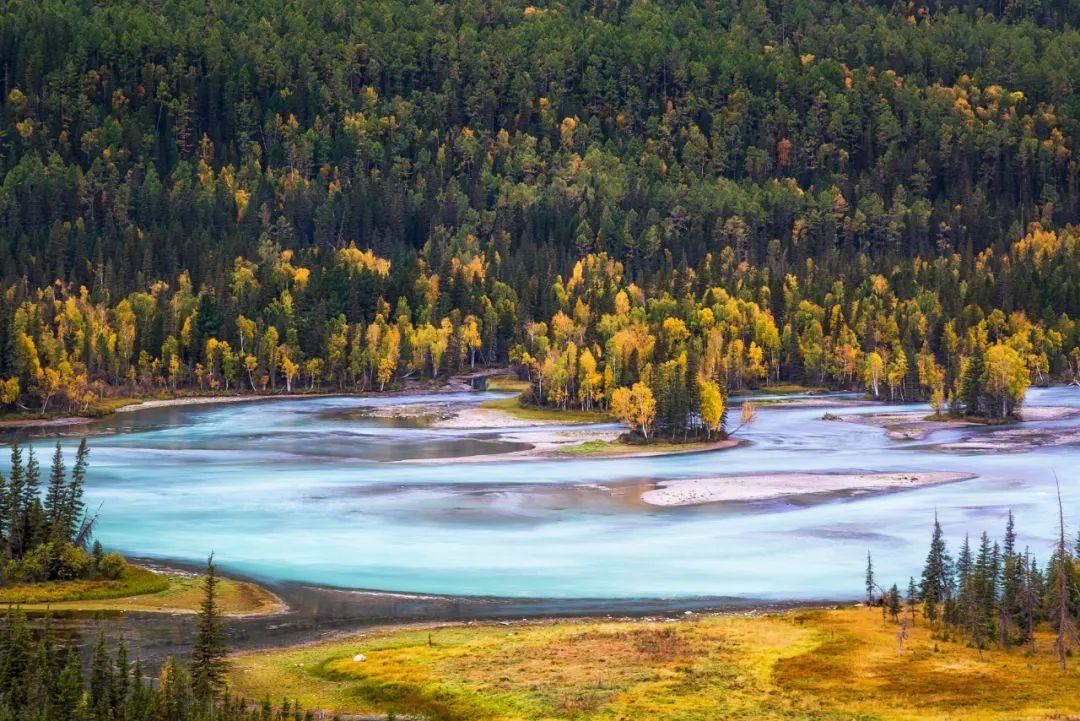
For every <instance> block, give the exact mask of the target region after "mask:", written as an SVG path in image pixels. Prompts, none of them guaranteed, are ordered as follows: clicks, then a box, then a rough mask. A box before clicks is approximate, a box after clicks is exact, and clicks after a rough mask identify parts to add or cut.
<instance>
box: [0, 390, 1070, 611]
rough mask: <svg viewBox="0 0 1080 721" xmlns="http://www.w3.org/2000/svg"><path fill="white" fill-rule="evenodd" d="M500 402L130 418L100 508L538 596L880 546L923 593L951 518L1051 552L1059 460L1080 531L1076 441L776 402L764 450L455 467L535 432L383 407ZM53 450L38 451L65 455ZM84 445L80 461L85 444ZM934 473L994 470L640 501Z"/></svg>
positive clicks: (852, 591)
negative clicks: (659, 484)
mask: <svg viewBox="0 0 1080 721" xmlns="http://www.w3.org/2000/svg"><path fill="white" fill-rule="evenodd" d="M493 397H500V396H498V394H489V393H484V392H477V393H463V394H459V395H447V394H440V395H437V396H435V395H433V396H430V397H425V396H407V397H401V396H397V397H393V398H358V397H322V398H307V399H279V400H261V401H253V402H245V403H229V404H214V405H192V406H176V407H170V408H157V409H152V410H144V411H138V412H133V413H124V414H119V415H116V416H113V417H111V418H109V419H106V420H103V421H99V422H96V423H94V424H93V425H92V427H91V431H92V433H93V437H92V440H91V449H92V450H91V470H90V474H89V480H88V484H87V488H86V501H87V504H88V507H90V508H91V509H99V513H100V515H99V522H98V527H97V536H98V537H99V538H100V539H101V540H102V542H103V544H104V545H105V546H106V547H107V548H109V549H114V550H118V551H121V552H123V553H125V554H131V555H135V556H142V557H150V558H156V559H166V560H173V561H182V562H189V563H198V562H199V561H200V560H203V559H205V557H206V556H207V555H208V554H209V553H210V552H211V551H213V552H214V553H215V554H216V558H217V559H218V561H219V563H220V565H221V567H222V568H223V570H224V571H225V572H234V573H238V574H242V575H245V576H248V577H253V578H256V579H261V580H264V581H266V582H268V583H270V584H271V585H281V584H285V583H292V584H293V585H300V586H302V585H304V584H311V585H321V586H334V587H341V588H353V589H378V590H386V591H398V592H411V593H423V594H445V595H452V596H497V597H510V598H518V599H560V598H575V599H624V600H628V599H649V598H651V599H691V598H699V599H700V598H710V597H712V598H715V597H729V598H738V599H746V600H750V599H754V600H766V601H768V600H799V601H806V600H816V599H830V600H833V599H837V600H838V599H849V598H857V597H858V596H860V595H861V593H862V591H861V588H862V574H863V569H864V566H865V562H866V553H867V551H870V552H871V553H872V554H873V557H874V561H875V566H876V568H877V569H878V574H879V578H880V579H881V580H882V581H885V582H886V583H892V582H894V581H895V582H896V583H898V584H899V585H901V587H904V586H905V585H906V582H907V579H908V577H909V576H917V575H918V572H919V569H920V564H921V561H922V559H923V557H924V556H925V552H926V548H927V544H928V540H929V535H930V529H931V523H932V520H933V516H934V514H935V513H937V514H938V517H939V518H940V519H941V522H942V524H943V526H944V528H945V531H946V534H947V536H948V538H949V540H950V542H951V543H952V544H954V545H955V544H956V543H957V542H959V540H960V539H962V537H963V535H964V534H965V533H968V534H971V535H972V536H977V535H978V534H979V533H981V532H982V531H983V530H987V531H989V532H990V533H991V535H997V536H1000V535H1001V533H1002V532H1003V528H1004V524H1005V516H1006V514H1007V512H1008V511H1009V509H1012V510H1013V511H1014V512H1015V514H1016V517H1017V528H1018V530H1019V532H1020V541H1021V544H1022V545H1027V546H1029V547H1030V548H1031V550H1032V552H1033V553H1034V554H1035V555H1036V556H1037V557H1038V558H1039V559H1040V560H1044V559H1046V558H1047V557H1048V556H1049V554H1050V545H1051V537H1052V534H1053V532H1054V526H1053V522H1054V519H1055V514H1056V510H1055V503H1056V500H1055V492H1054V476H1055V472H1056V474H1057V477H1058V478H1059V479H1060V482H1061V490H1062V496H1063V499H1064V502H1065V508H1066V515H1067V517H1069V518H1070V519H1071V520H1072V521H1073V522H1074V526H1073V528H1074V529H1075V527H1076V525H1075V524H1076V523H1080V447H1078V446H1076V445H1072V446H1057V447H1041V448H1037V449H1035V450H1031V451H1029V452H1023V453H1001V452H978V453H956V452H945V451H942V450H940V449H939V448H938V444H940V443H943V442H948V441H951V440H956V439H958V438H960V437H961V436H970V435H972V434H973V433H978V432H980V431H979V430H975V431H973V430H971V429H965V430H946V431H939V432H937V433H935V434H933V435H931V436H930V437H928V438H927V439H925V440H923V441H897V440H891V439H889V438H888V437H887V436H886V434H885V433H884V432H883V431H882V430H881V429H880V428H875V427H871V426H864V425H858V424H854V423H840V422H836V421H828V420H823V419H822V415H823V412H824V410H825V409H823V408H822V407H820V406H817V405H815V406H813V407H805V406H799V405H790V406H784V405H777V406H763V407H761V408H760V410H759V412H758V418H757V420H756V422H755V423H754V424H753V425H752V426H750V427H749V428H747V429H743V430H742V431H741V432H740V434H739V435H740V437H741V438H743V439H745V440H746V441H747V443H746V444H744V445H742V446H740V447H738V448H735V449H731V450H725V451H719V452H711V453H695V454H684V455H673V456H661V457H650V458H603V459H558V460H551V459H548V460H521V459H513V460H505V461H491V462H484V463H469V462H465V463H461V462H454V460H455V459H456V458H459V457H462V456H469V455H474V454H491V453H499V452H503V451H508V450H516V449H520V448H521V447H522V445H521V443H520V442H508V441H506V440H504V439H501V438H500V435H499V433H498V432H497V431H491V430H487V431H485V430H461V429H434V428H429V427H425V426H423V425H421V424H417V423H411V422H396V421H388V420H385V419H380V418H372V417H369V416H368V415H367V411H368V410H369V409H370V407H371V406H373V405H378V404H389V403H393V404H395V405H398V404H406V403H419V404H425V403H439V404H445V403H448V402H461V403H474V402H480V401H482V400H484V399H486V398H493ZM1027 403H1028V405H1030V406H1072V407H1080V389H1078V388H1075V387H1074V388H1063V387H1059V388H1051V389H1036V390H1032V391H1030V392H1029V394H1028V401H1027ZM912 408H913V406H902V405H898V406H885V407H883V406H881V405H873V406H838V407H837V408H835V409H831V410H832V412H834V413H837V414H840V415H846V414H854V413H882V412H893V411H910V410H912ZM736 414H737V412H736ZM1078 423H1080V419H1078V418H1077V417H1075V416H1074V417H1072V418H1070V419H1068V420H1061V421H1047V422H1041V423H1030V424H1025V426H1030V427H1036V428H1044V429H1055V428H1075V427H1076V425H1077V424H1078ZM535 431H536V432H538V433H539V432H544V433H547V432H549V431H550V427H543V428H537V429H535ZM529 432H530V429H525V430H524V431H523V430H522V429H515V434H516V435H517V436H519V437H520V435H521V434H522V433H524V434H526V436H527V434H528V433H529ZM51 442H52V441H51V440H47V441H46V440H41V441H37V442H36V445H37V450H38V453H39V456H40V457H41V458H42V460H43V462H44V463H46V464H47V463H48V456H49V448H48V445H47V444H48V443H51ZM63 442H64V445H65V447H66V449H67V451H68V459H69V463H70V459H71V458H72V457H73V452H74V445H75V443H76V439H75V438H72V437H69V438H65V439H64V440H63ZM433 461H434V462H433ZM5 464H6V458H4V459H3V460H0V467H3V465H5ZM922 470H934V471H938V470H944V471H965V472H970V473H973V474H976V478H974V479H972V480H969V481H963V482H957V483H950V484H945V485H939V486H932V487H926V488H921V489H915V490H907V491H902V492H890V493H875V494H834V495H821V494H819V495H814V496H803V497H797V498H785V499H780V500H773V501H768V502H754V503H730V504H713V505H707V506H700V507H692V508H659V507H652V506H648V505H646V504H643V503H641V502H640V501H638V500H637V498H638V495H639V494H638V492H637V491H640V489H641V488H642V487H648V486H650V485H651V484H653V483H655V482H656V481H658V480H664V479H671V478H685V477H696V476H715V475H719V474H734V473H748V472H752V473H767V472H784V471H811V472H818V471H829V472H838V471H883V472H885V471H922Z"/></svg>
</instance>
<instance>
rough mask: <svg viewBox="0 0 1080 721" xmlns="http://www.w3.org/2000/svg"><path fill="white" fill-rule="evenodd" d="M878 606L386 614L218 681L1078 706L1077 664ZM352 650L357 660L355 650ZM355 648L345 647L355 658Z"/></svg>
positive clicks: (846, 715)
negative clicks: (601, 614) (521, 619)
mask: <svg viewBox="0 0 1080 721" xmlns="http://www.w3.org/2000/svg"><path fill="white" fill-rule="evenodd" d="M897 630H898V626H897V625H896V624H894V623H892V622H888V623H886V622H885V621H884V620H883V619H882V616H881V613H880V611H879V610H878V609H867V608H846V609H839V610H829V611H827V610H810V611H795V612H789V613H783V614H776V615H771V616H710V617H694V618H693V619H692V620H680V621H678V622H657V621H607V620H604V621H587V620H586V621H542V622H540V621H538V622H527V623H516V624H513V625H510V626H503V625H499V624H493V623H492V624H480V625H452V626H443V627H431V628H416V627H409V628H397V629H394V628H391V629H385V630H374V631H369V632H368V633H366V634H364V635H361V636H354V637H351V638H338V639H335V640H332V641H327V642H319V643H317V644H313V645H306V646H302V647H297V648H292V649H283V650H275V651H269V652H266V651H263V652H251V653H245V654H241V655H238V656H235V657H234V658H233V664H232V671H231V678H230V686H231V687H232V688H233V690H234V691H236V692H238V693H239V694H240V695H243V696H245V697H247V698H263V697H264V696H266V695H268V694H269V695H271V696H274V697H279V696H286V697H288V698H294V699H296V700H297V701H299V702H300V704H301V705H302V706H304V707H305V708H309V709H318V710H325V711H332V712H337V713H343V714H362V715H382V714H387V713H395V714H399V715H405V716H410V717H415V716H421V717H424V718H427V719H431V720H433V721H553V720H555V719H565V720H567V721H656V720H657V719H664V720H665V721H668V720H671V721H723V720H732V721H734V720H738V721H749V720H751V719H763V720H765V721H872V720H873V721H940V720H941V719H950V720H951V721H983V720H986V721H1004V720H1005V719H1048V718H1061V719H1064V718H1075V717H1076V714H1077V713H1080V673H1077V671H1076V670H1074V669H1070V671H1069V672H1068V673H1064V674H1063V673H1061V672H1060V671H1058V670H1057V668H1056V660H1055V656H1054V653H1053V650H1052V644H1051V642H1050V639H1049V632H1048V631H1046V632H1043V633H1042V634H1041V637H1040V638H1039V650H1038V651H1037V652H1036V653H1034V654H1031V653H1028V652H1027V651H1026V650H1024V649H1014V650H1012V651H1011V652H1010V653H1004V652H1001V651H998V650H990V651H987V652H985V653H984V657H985V660H980V659H979V655H978V652H977V651H976V650H975V649H973V648H970V647H968V646H967V645H966V644H964V643H958V642H956V641H948V640H942V639H941V638H940V637H934V636H933V635H932V634H931V633H930V632H929V629H927V628H926V626H925V624H924V622H923V619H922V618H921V617H920V618H919V619H918V621H917V623H916V625H915V627H914V628H909V631H908V632H909V637H908V639H907V641H906V642H905V645H904V653H903V655H898V654H897V643H896V633H897ZM357 654H363V656H364V657H365V660H363V661H361V660H359V659H357V657H356V655H357ZM354 659H355V660H354Z"/></svg>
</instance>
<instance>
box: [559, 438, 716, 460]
mask: <svg viewBox="0 0 1080 721" xmlns="http://www.w3.org/2000/svg"><path fill="white" fill-rule="evenodd" d="M718 444H720V440H719V439H717V440H711V441H688V442H686V443H675V442H672V441H664V440H659V441H649V442H648V443H627V442H625V441H623V440H621V439H620V438H616V439H615V440H610V441H609V440H603V439H597V440H591V441H584V442H582V443H578V444H576V445H573V446H565V447H563V448H560V449H559V452H560V453H566V454H569V455H573V456H619V455H634V454H640V453H643V452H645V453H656V454H669V453H695V452H698V451H710V450H716V449H717V446H718Z"/></svg>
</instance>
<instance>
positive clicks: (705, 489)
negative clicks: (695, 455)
mask: <svg viewBox="0 0 1080 721" xmlns="http://www.w3.org/2000/svg"><path fill="white" fill-rule="evenodd" d="M974 477H975V476H974V475H973V474H970V473H953V472H946V471H926V472H917V473H915V472H912V473H776V474H755V475H740V476H716V477H712V478H684V479H675V480H671V481H661V482H660V483H659V484H658V486H659V487H658V488H654V489H652V490H649V491H645V492H644V493H643V494H641V500H643V501H645V502H646V503H649V504H651V505H654V506H696V505H699V504H703V503H720V502H724V501H760V500H767V499H771V498H782V497H784V496H801V495H807V494H812V493H837V492H841V491H893V490H904V489H911V488H921V487H923V486H931V485H936V484H938V483H951V482H954V481H964V480H968V479H970V478H974Z"/></svg>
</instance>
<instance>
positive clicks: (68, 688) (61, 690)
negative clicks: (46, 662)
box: [50, 646, 83, 719]
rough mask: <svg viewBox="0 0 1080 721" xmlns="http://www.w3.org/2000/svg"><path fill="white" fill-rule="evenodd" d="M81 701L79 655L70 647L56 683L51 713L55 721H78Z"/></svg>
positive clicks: (81, 681)
mask: <svg viewBox="0 0 1080 721" xmlns="http://www.w3.org/2000/svg"><path fill="white" fill-rule="evenodd" d="M82 699H83V678H82V662H81V661H80V660H79V653H78V651H76V650H75V647H74V646H72V647H71V648H69V649H68V654H67V661H66V662H65V663H64V668H63V670H62V671H61V672H60V676H59V678H58V679H57V682H56V694H55V696H54V698H53V703H52V707H51V709H50V710H51V711H52V712H53V718H55V719H78V718H80V714H79V709H80V707H81V706H82Z"/></svg>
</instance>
